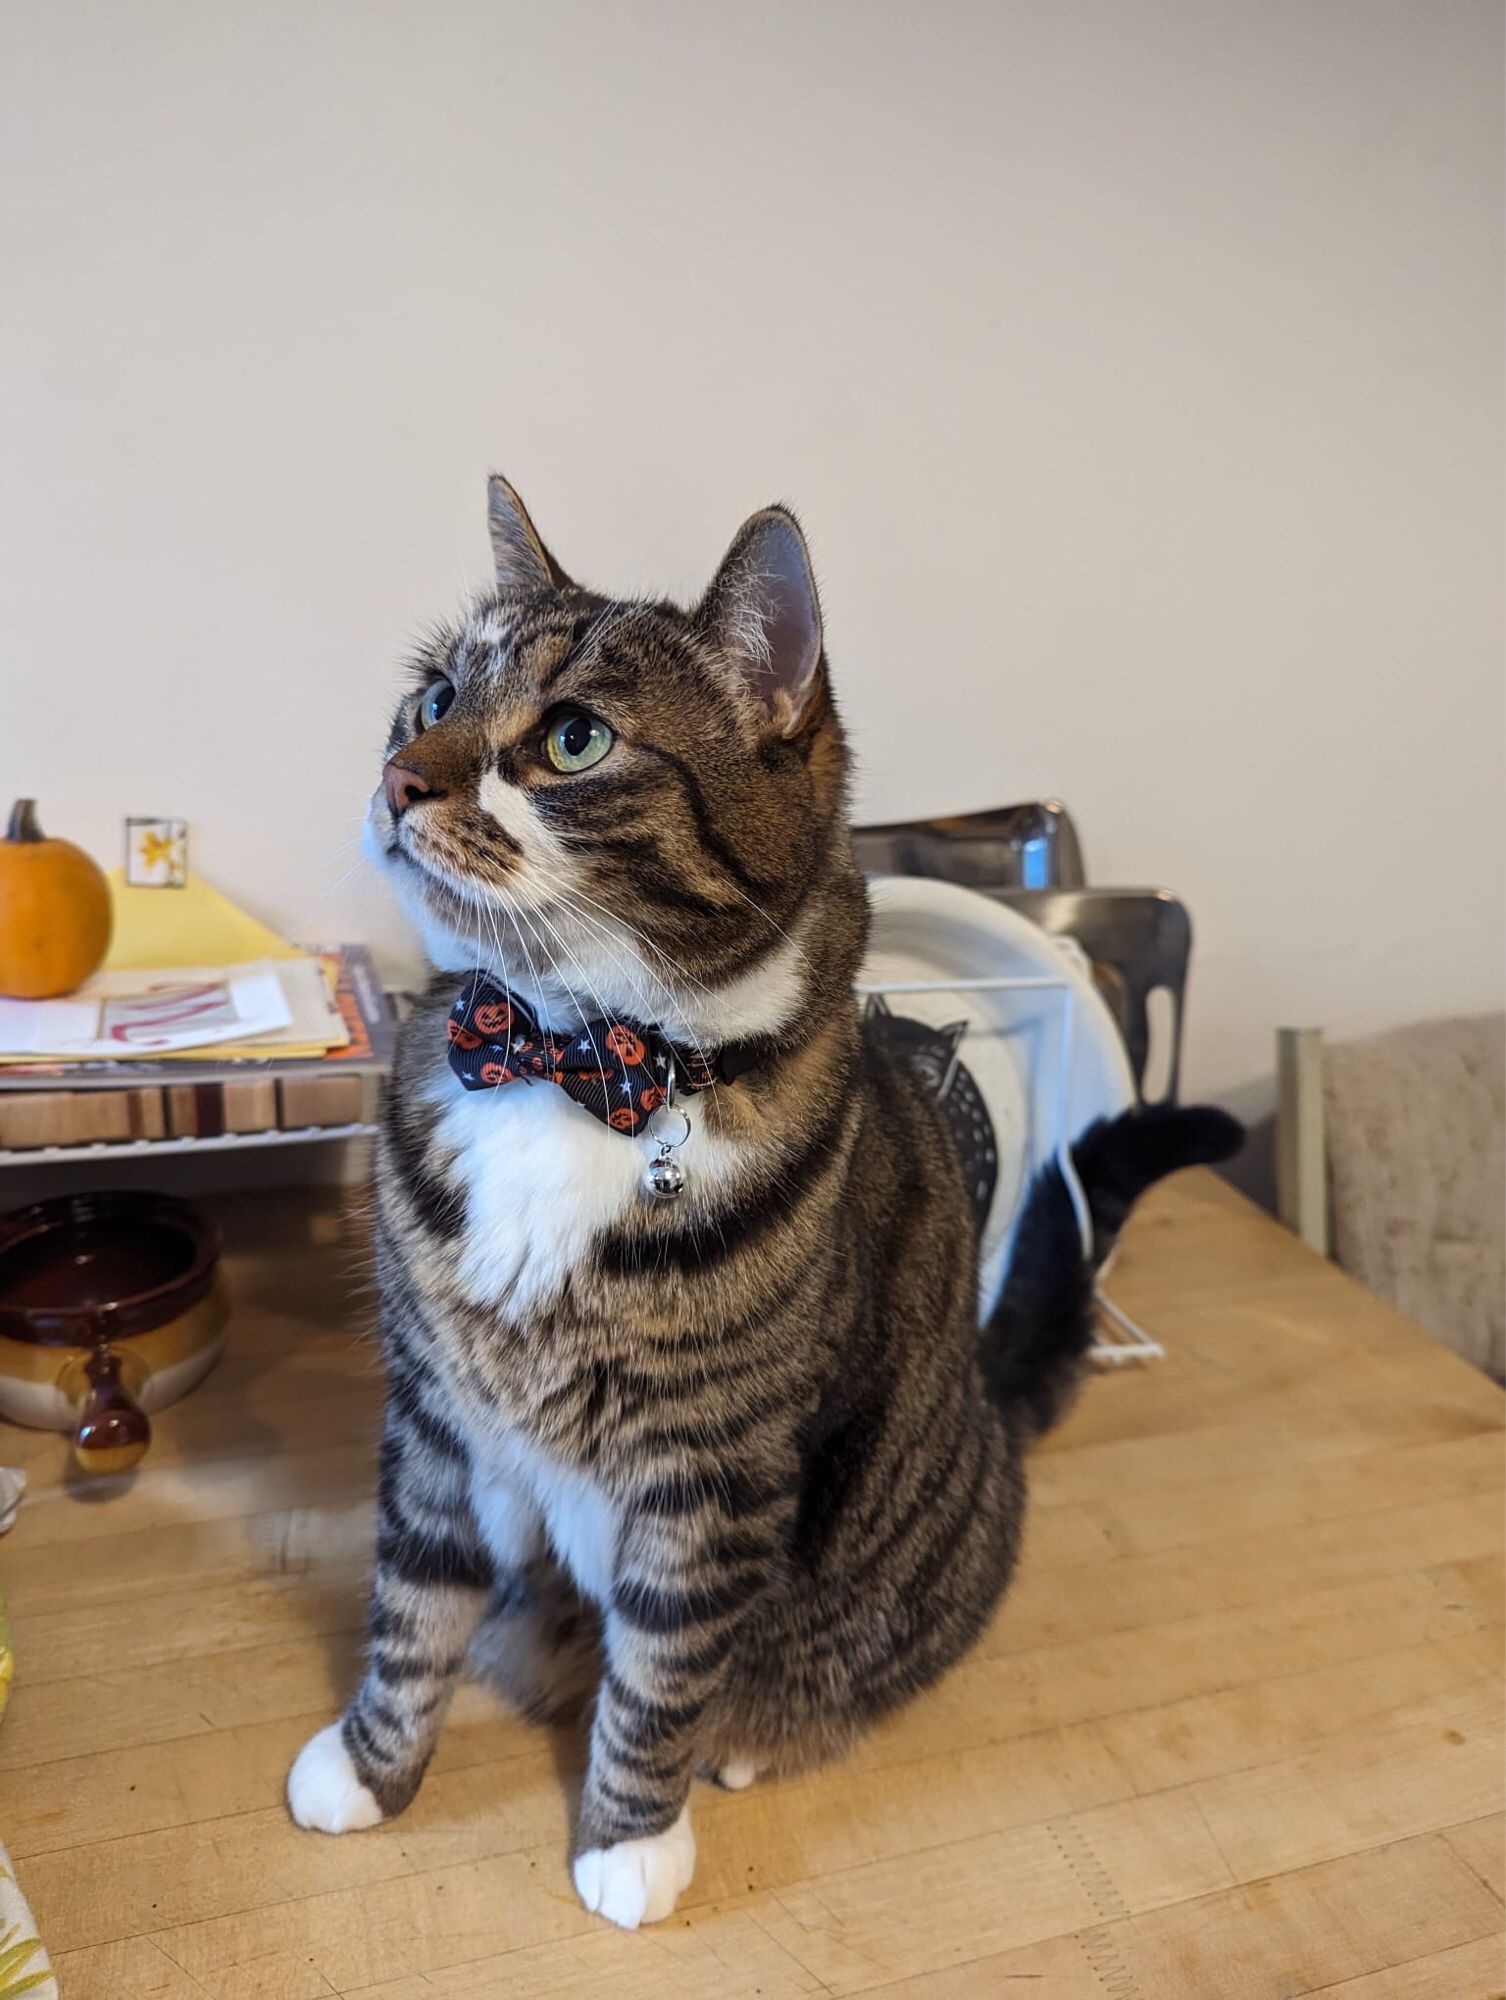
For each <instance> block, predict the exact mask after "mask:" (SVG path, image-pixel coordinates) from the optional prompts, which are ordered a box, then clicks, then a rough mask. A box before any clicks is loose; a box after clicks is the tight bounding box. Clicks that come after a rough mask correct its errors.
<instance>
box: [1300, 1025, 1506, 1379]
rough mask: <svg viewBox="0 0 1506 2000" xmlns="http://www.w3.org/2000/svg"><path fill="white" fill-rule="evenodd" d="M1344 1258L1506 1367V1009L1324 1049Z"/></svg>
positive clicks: (1374, 1286)
mask: <svg viewBox="0 0 1506 2000" xmlns="http://www.w3.org/2000/svg"><path fill="white" fill-rule="evenodd" d="M1323 1105H1324V1114H1325V1119H1326V1123H1327V1139H1328V1164H1329V1194H1330V1202H1331V1213H1332V1222H1333V1253H1334V1256H1335V1257H1336V1258H1337V1259H1338V1261H1339V1263H1340V1264H1342V1265H1343V1267H1344V1269H1345V1270H1346V1271H1349V1272H1351V1273H1352V1274H1353V1276H1355V1277H1356V1278H1358V1279H1359V1280H1360V1282H1361V1283H1362V1284H1365V1285H1368V1286H1369V1287H1370V1289H1371V1290H1372V1291H1373V1292H1376V1293H1378V1294H1379V1295H1380V1297H1381V1298H1383V1299H1386V1300H1387V1301H1389V1303H1390V1304H1392V1305H1394V1306H1396V1307H1397V1308H1399V1310H1400V1311H1402V1312H1404V1313H1406V1314H1407V1315H1408V1316H1409V1317H1410V1318H1412V1319H1415V1320H1416V1321H1417V1323H1418V1325H1419V1326H1422V1327H1425V1328H1426V1329H1427V1331H1428V1332H1429V1333H1431V1334H1432V1335H1434V1337H1435V1338H1436V1339H1438V1340H1441V1341H1444V1342H1446V1343H1447V1345H1448V1346H1450V1347H1452V1348H1453V1349H1454V1350H1455V1352H1456V1353H1459V1354H1462V1355H1464V1356H1465V1357H1466V1359H1468V1360H1470V1361H1473V1362H1475V1363H1476V1365H1477V1366H1479V1367H1481V1368H1485V1369H1487V1370H1489V1372H1490V1373H1491V1374H1493V1375H1495V1376H1497V1377H1499V1376H1501V1375H1502V1374H1503V1372H1506V1324H1503V1321H1506V1016H1502V1015H1499V1014H1491V1015H1484V1016H1481V1017H1480V1018H1478V1019H1474V1020H1459V1021H1427V1022H1422V1023H1419V1024H1418V1025H1416V1026H1414V1027H1407V1028H1397V1029H1395V1030H1393V1031H1392V1032H1391V1033H1390V1034H1385V1035H1378V1036H1376V1037H1375V1038H1374V1039H1373V1040H1370V1041H1364V1042H1351V1043H1348V1044H1347V1045H1346V1044H1342V1043H1331V1044H1328V1045H1327V1046H1326V1047H1325V1049H1324V1052H1323Z"/></svg>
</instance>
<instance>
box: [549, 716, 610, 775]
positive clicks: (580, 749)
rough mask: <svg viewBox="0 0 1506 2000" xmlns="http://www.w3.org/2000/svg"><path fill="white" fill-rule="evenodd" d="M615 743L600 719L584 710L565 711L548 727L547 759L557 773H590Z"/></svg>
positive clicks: (550, 720)
mask: <svg viewBox="0 0 1506 2000" xmlns="http://www.w3.org/2000/svg"><path fill="white" fill-rule="evenodd" d="M616 740H617V739H616V737H615V736H614V735H613V734H612V732H611V730H610V729H608V727H607V725H606V724H605V723H604V722H603V721H602V720H601V718H600V717H599V716H595V715H590V714H588V713H587V712H586V710H585V709H583V708H562V709H559V710H558V711H557V712H556V713H555V714H554V715H552V716H551V717H550V718H549V721H548V722H547V724H546V725H545V728H544V755H545V756H546V757H547V758H548V759H549V762H550V763H551V764H552V765H553V766H554V768H555V770H556V771H565V772H575V771H589V770H590V768H591V766H592V765H593V764H599V763H600V762H601V760H602V758H603V757H605V756H606V754H607V752H608V751H609V750H610V749H611V747H612V745H613V744H614V743H615V742H616Z"/></svg>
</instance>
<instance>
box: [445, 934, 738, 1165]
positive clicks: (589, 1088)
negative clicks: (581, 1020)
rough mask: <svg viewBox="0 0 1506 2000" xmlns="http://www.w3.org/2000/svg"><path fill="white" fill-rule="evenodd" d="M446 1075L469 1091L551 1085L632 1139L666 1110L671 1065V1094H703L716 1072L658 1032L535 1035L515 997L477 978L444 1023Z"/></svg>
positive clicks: (616, 1026)
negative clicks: (451, 1074)
mask: <svg viewBox="0 0 1506 2000" xmlns="http://www.w3.org/2000/svg"><path fill="white" fill-rule="evenodd" d="M445 1034H446V1035H447V1036H448V1038H449V1044H450V1067H451V1069H453V1070H454V1072H455V1074H456V1075H457V1076H458V1077H459V1078H460V1081H461V1082H462V1083H463V1084H464V1085H465V1087H466V1089H467V1090H495V1089H497V1088H498V1087H499V1086H500V1085H502V1084H504V1083H557V1084H558V1085H559V1087H560V1089H561V1090H563V1091H564V1092H565V1094H566V1096H568V1097H573V1098H574V1099H575V1101H576V1103H577V1104H583V1105H584V1106H585V1107H586V1109H587V1111H589V1112H590V1113H591V1115H592V1116H593V1117H595V1118H599V1119H600V1120H601V1122H602V1123H603V1125H610V1126H611V1128H612V1130H613V1131H614V1132H625V1133H627V1134H629V1136H631V1135H632V1134H633V1133H635V1132H641V1131H642V1130H643V1128H644V1126H645V1125H647V1123H648V1121H649V1119H650V1118H652V1116H653V1115H654V1113H655V1112H656V1111H657V1110H658V1108H659V1106H660V1105H661V1104H662V1103H663V1102H664V1096H665V1083H666V1081H667V1079H668V1076H669V1070H670V1065H671V1064H673V1066H674V1079H675V1091H676V1093H677V1094H684V1093H687V1092H695V1091H700V1090H709V1089H710V1088H711V1086H712V1085H713V1084H714V1083H715V1082H716V1081H717V1071H716V1070H715V1069H714V1068H713V1067H712V1065H711V1064H710V1063H709V1062H708V1061H707V1059H706V1058H705V1056H703V1055H700V1054H691V1053H690V1052H689V1051H688V1050H686V1049H682V1048H677V1047H676V1046H675V1044H674V1043H673V1042H671V1041H670V1040H669V1038H668V1036H666V1035H664V1034H662V1033H661V1032H660V1031H659V1029H657V1028H645V1027H641V1026H639V1025H638V1024H637V1023H635V1022H631V1021H610V1020H609V1021H587V1022H586V1023H585V1024H584V1026H582V1027H579V1028H573V1029H572V1030H571V1031H570V1033H569V1034H556V1033H554V1031H553V1030H552V1029H549V1028H543V1027H540V1025H539V1022H538V1017H537V1016H536V1015H535V1014H534V1012H533V1010H532V1009H531V1008H530V1007H529V1006H528V1005H527V1003H526V1002H525V1001H523V1000H520V999H519V998H518V996H517V994H516V993H512V994H508V993H504V992H503V991H502V990H501V988H499V987H497V986H494V985H493V984H492V983H491V981H490V980H489V979H486V978H484V977H482V975H481V974H479V973H478V974H477V975H476V976H475V977H474V978H473V979H470V980H468V981H467V982H466V985H465V986H464V987H463V988H462V990H461V993H460V996H459V998H458V999H457V1000H456V1002H455V1004H454V1006H453V1007H452V1008H451V1009H450V1017H449V1019H448V1021H447V1022H446V1023H445Z"/></svg>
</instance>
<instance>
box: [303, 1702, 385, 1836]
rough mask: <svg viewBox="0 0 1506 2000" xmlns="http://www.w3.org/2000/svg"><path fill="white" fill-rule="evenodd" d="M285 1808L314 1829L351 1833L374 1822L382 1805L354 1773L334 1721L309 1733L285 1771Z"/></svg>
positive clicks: (380, 1812)
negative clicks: (290, 1768)
mask: <svg viewBox="0 0 1506 2000" xmlns="http://www.w3.org/2000/svg"><path fill="white" fill-rule="evenodd" d="M288 1810H289V1811H290V1812H291V1813H292V1815H293V1817H294V1819H295V1820H297V1822H298V1824H299V1825H300V1826H308V1827H312V1828H314V1830H315V1831H316V1832H318V1833H353V1832H354V1831H355V1830H356V1829H357V1828H358V1827H363V1826H375V1825H376V1824H377V1823H378V1821H379V1820H380V1819H381V1817H382V1808H381V1807H380V1806H379V1805H378V1804H377V1802H376V1800H375V1799H374V1798H373V1797H372V1796H371V1793H370V1792H369V1791H368V1790H367V1789H366V1787H365V1786H364V1785H363V1784H362V1783H361V1780H360V1779H359V1778H358V1777H357V1776H356V1767H355V1765H354V1764H353V1763H352V1762H351V1761H350V1752H349V1751H348V1750H347V1749H346V1747H345V1739H344V1737H343V1736H341V1734H340V1725H339V1723H338V1722H332V1723H331V1724H330V1726H329V1728H328V1729H321V1730H320V1731H319V1734H318V1735H317V1736H311V1737H310V1738H309V1740H308V1742H307V1743H305V1744H304V1746H303V1748H302V1749H301V1750H300V1751H299V1752H298V1755H297V1757H296V1758H295V1759H294V1762H293V1768H292V1770H291V1771H289V1773H288Z"/></svg>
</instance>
